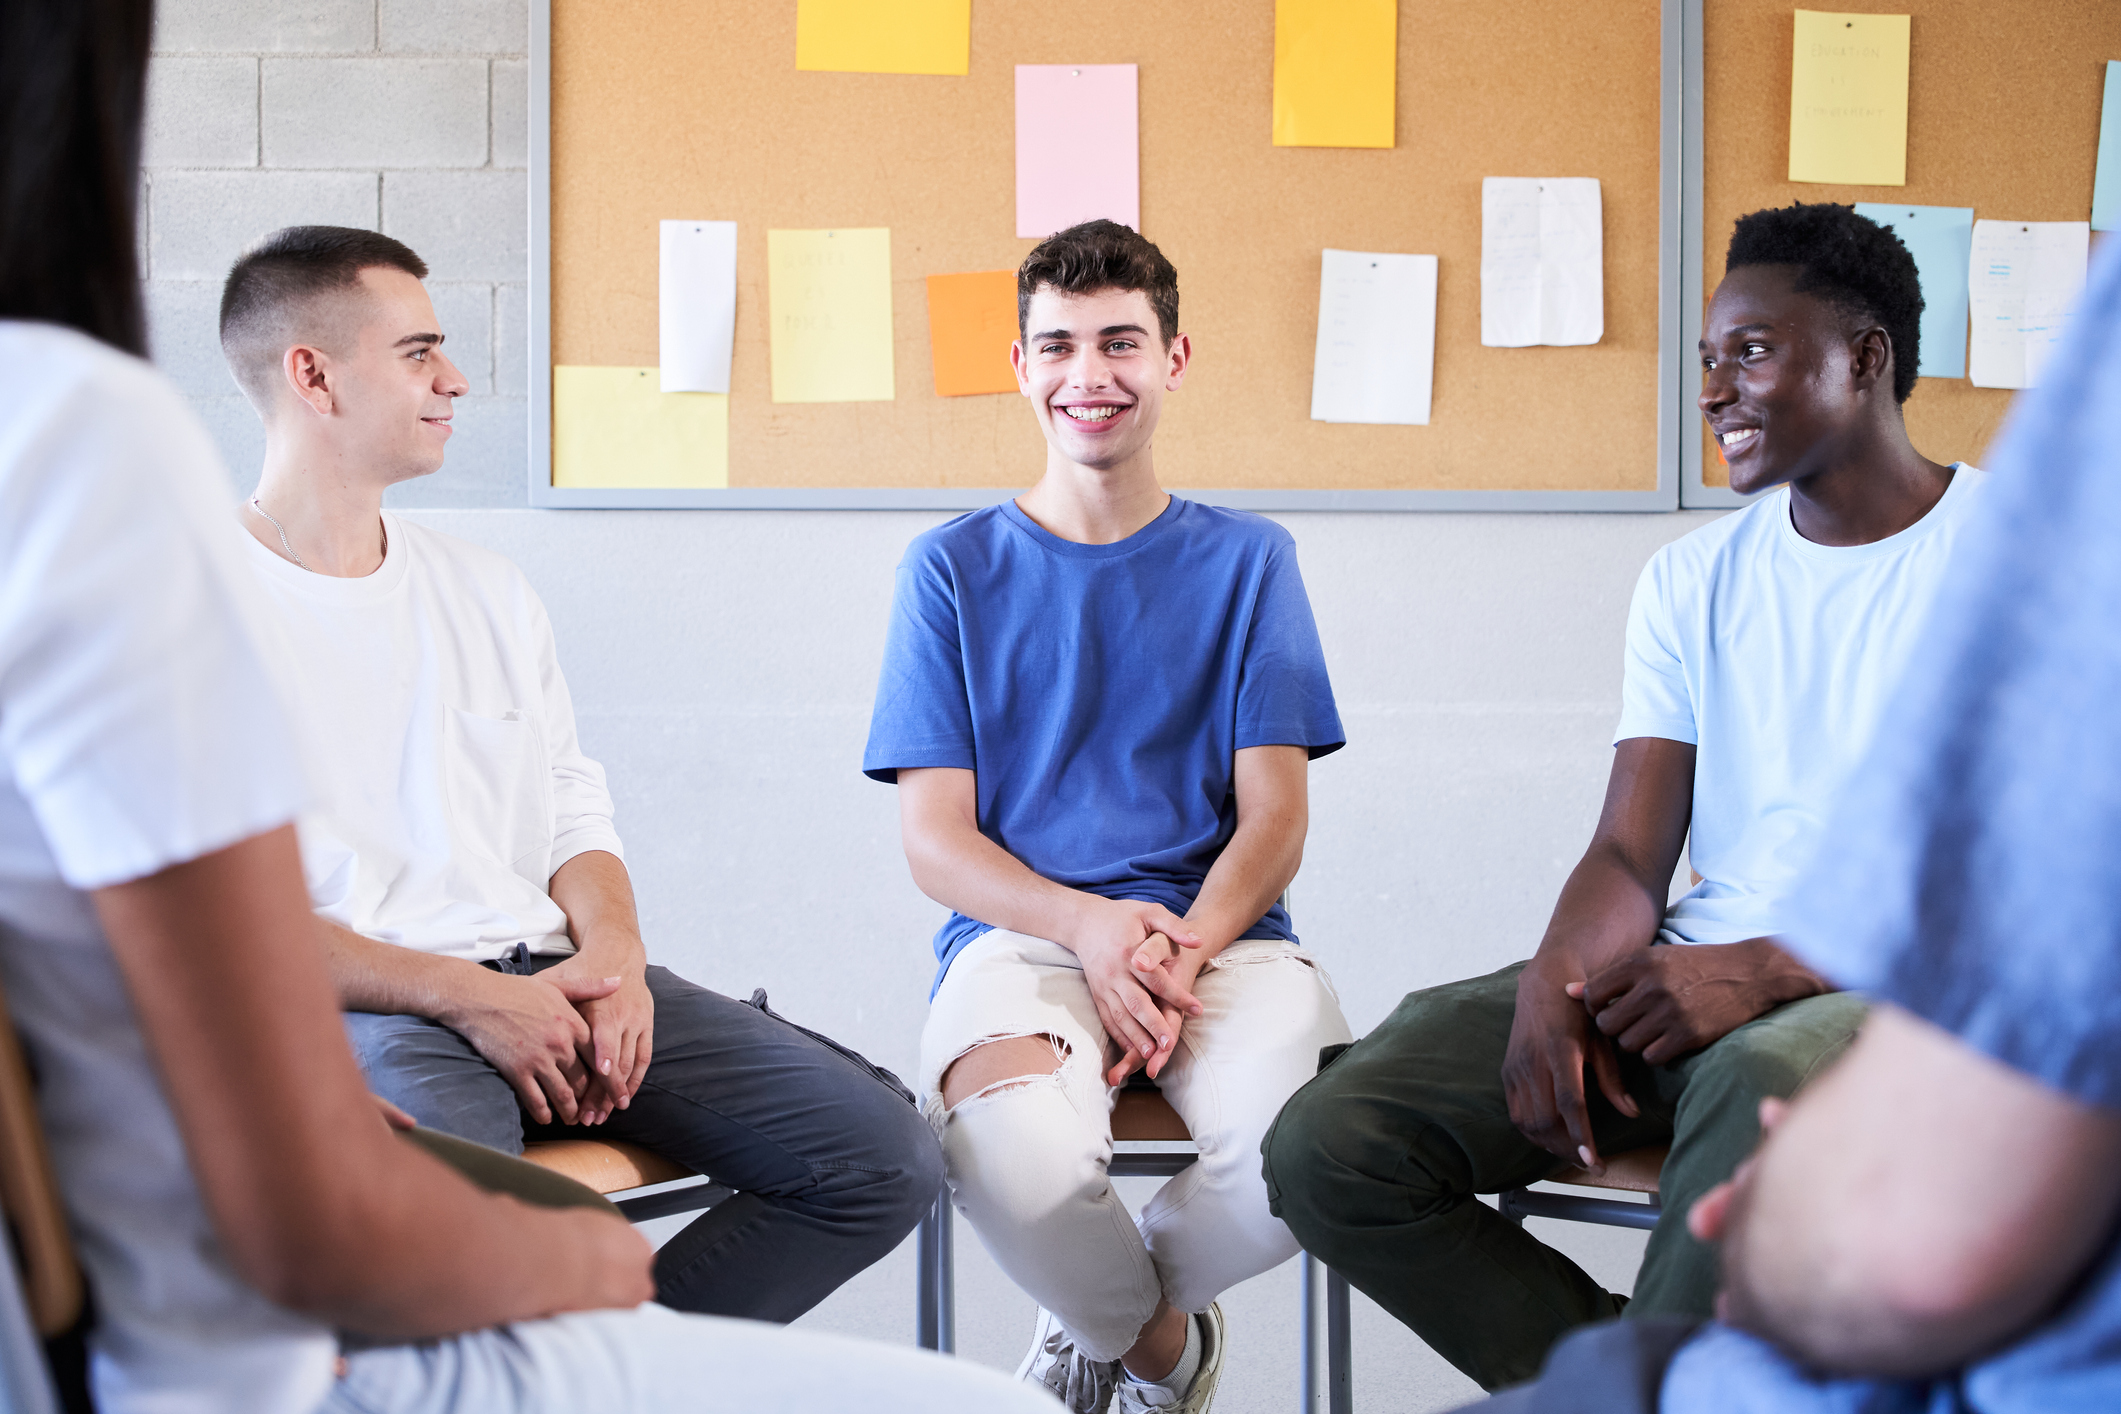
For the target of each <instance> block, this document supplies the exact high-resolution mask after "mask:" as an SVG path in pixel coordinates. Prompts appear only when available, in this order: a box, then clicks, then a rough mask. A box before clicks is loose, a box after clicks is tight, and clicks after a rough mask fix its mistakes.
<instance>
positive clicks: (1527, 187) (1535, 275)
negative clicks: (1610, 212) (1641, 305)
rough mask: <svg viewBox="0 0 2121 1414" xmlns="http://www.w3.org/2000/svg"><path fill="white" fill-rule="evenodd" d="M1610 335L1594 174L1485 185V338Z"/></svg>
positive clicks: (1509, 340) (1522, 342) (1524, 342)
mask: <svg viewBox="0 0 2121 1414" xmlns="http://www.w3.org/2000/svg"><path fill="white" fill-rule="evenodd" d="M1603 337H1605V237H1604V218H1603V209H1602V205H1601V202H1600V199H1599V192H1598V179H1597V178H1596V177H1485V178H1483V179H1482V180H1481V183H1480V342H1481V343H1483V344H1486V345H1487V346H1488V347H1489V348H1502V349H1521V348H1525V347H1527V346H1528V345H1531V344H1595V343H1597V342H1598V341H1599V340H1600V339H1601V338H1603Z"/></svg>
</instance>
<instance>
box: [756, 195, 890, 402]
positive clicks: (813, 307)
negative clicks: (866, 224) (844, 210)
mask: <svg viewBox="0 0 2121 1414" xmlns="http://www.w3.org/2000/svg"><path fill="white" fill-rule="evenodd" d="M766 300H767V305H768V310H769V312H768V323H769V328H770V329H771V343H772V345H773V400H774V401H775V402H777V403H878V402H889V401H891V398H892V367H891V232H890V231H889V230H888V229H886V228H884V227H882V226H874V227H870V228H869V229H867V230H855V231H768V232H767V233H766Z"/></svg>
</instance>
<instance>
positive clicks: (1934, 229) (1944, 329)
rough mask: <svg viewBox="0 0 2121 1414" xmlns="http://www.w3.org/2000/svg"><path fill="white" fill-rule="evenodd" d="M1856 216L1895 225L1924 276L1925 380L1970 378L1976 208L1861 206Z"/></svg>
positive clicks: (1875, 203)
mask: <svg viewBox="0 0 2121 1414" xmlns="http://www.w3.org/2000/svg"><path fill="white" fill-rule="evenodd" d="M1856 214H1857V215H1858V216H1868V217H1869V218H1870V219H1871V220H1873V221H1876V222H1877V223H1878V224H1879V225H1881V226H1891V227H1892V228H1893V234H1894V235H1896V236H1898V237H1900V240H1901V243H1902V244H1904V245H1905V246H1906V247H1907V249H1908V254H1910V255H1912V256H1914V257H1915V273H1916V274H1917V275H1919V276H1921V277H1922V366H1921V367H1920V368H1918V369H1916V370H1915V371H1916V373H1917V374H1919V375H1920V376H1921V377H1924V378H1964V377H1966V263H1967V261H1968V260H1969V259H1971V258H1972V257H1973V252H1974V208H1973V207H1971V206H1897V205H1894V204H1892V203H1890V202H1884V201H1859V202H1857V203H1856Z"/></svg>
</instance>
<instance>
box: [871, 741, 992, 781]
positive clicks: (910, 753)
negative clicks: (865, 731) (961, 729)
mask: <svg viewBox="0 0 2121 1414" xmlns="http://www.w3.org/2000/svg"><path fill="white" fill-rule="evenodd" d="M936 766H940V767H944V768H946V769H951V770H959V771H971V770H976V769H978V766H977V763H976V762H975V761H974V759H973V755H972V753H971V752H970V751H968V750H966V749H965V748H964V747H961V746H931V747H927V748H925V749H918V750H917V749H914V748H911V747H907V748H893V749H889V750H882V751H880V750H878V749H876V748H874V747H871V748H870V750H869V752H868V754H867V755H865V756H864V757H863V758H862V774H863V775H865V776H867V777H868V778H869V779H870V780H872V781H882V782H883V783H884V784H885V785H887V786H891V785H897V784H898V773H899V772H901V771H922V770H927V769H929V768H930V767H936Z"/></svg>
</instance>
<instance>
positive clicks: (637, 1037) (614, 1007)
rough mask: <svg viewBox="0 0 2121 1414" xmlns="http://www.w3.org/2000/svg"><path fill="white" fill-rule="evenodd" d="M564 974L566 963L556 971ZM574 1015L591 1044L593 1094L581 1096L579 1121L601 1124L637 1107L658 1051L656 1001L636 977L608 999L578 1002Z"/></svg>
mask: <svg viewBox="0 0 2121 1414" xmlns="http://www.w3.org/2000/svg"><path fill="white" fill-rule="evenodd" d="M565 970H566V968H565V965H564V964H563V965H562V966H561V967H556V968H553V969H552V971H553V972H563V971H565ZM575 1010H577V1011H579V1012H580V1013H581V1014H582V1020H584V1021H586V1022H588V1023H589V1044H588V1045H586V1046H584V1047H583V1048H582V1050H581V1057H582V1065H583V1067H584V1068H585V1069H587V1070H588V1072H589V1092H588V1093H587V1094H586V1095H584V1096H583V1097H582V1109H581V1114H580V1117H579V1118H578V1120H577V1121H576V1122H577V1123H579V1124H602V1123H603V1122H604V1121H605V1120H607V1119H610V1118H611V1116H612V1113H613V1112H614V1111H616V1110H623V1109H626V1108H627V1107H628V1106H630V1105H631V1104H632V1103H633V1097H634V1095H635V1094H636V1093H637V1092H638V1091H639V1090H640V1088H641V1081H642V1080H643V1079H645V1078H646V1077H647V1075H648V1059H649V1056H650V1055H651V1054H652V1053H653V1052H654V1050H655V998H654V997H652V996H650V995H649V992H648V983H647V982H646V981H645V980H644V979H643V978H642V977H640V976H639V975H638V974H636V975H634V976H631V977H628V978H626V979H625V980H624V981H622V982H621V983H619V989H618V990H617V991H615V992H613V993H612V994H611V995H610V996H608V997H599V998H597V999H596V1000H595V1001H588V1002H580V1003H577V1004H576V1007H575Z"/></svg>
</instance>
